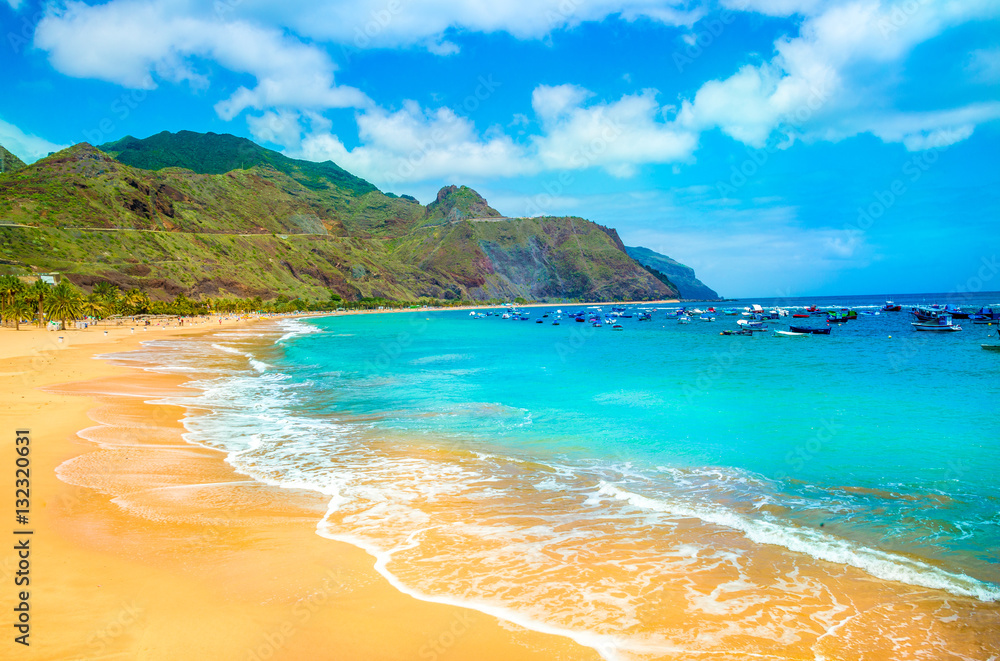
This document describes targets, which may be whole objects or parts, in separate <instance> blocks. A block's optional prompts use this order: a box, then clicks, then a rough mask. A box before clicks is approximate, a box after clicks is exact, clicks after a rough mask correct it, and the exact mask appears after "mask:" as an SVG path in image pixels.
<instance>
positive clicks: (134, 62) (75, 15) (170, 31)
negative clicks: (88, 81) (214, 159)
mask: <svg viewBox="0 0 1000 661" xmlns="http://www.w3.org/2000/svg"><path fill="white" fill-rule="evenodd" d="M185 9H186V8H185V7H178V6H177V3H171V2H169V0H157V1H154V2H149V3H143V2H138V1H134V0H115V1H112V2H110V3H108V4H105V5H98V6H93V7H91V6H87V5H85V4H83V3H80V2H71V3H69V4H67V5H66V6H65V7H64V8H63V9H50V10H49V12H48V13H47V14H46V16H45V17H44V18H43V19H42V21H41V22H40V23H39V24H38V28H37V29H36V31H35V46H36V47H38V48H40V49H42V50H45V51H47V52H48V53H49V59H50V62H51V63H52V65H53V66H54V67H55V68H56V69H57V70H59V71H60V72H62V73H64V74H67V75H70V76H75V77H81V78H96V79H99V80H106V81H109V82H112V83H117V84H119V85H122V86H124V87H131V88H138V89H153V88H155V87H156V86H157V80H158V79H160V80H165V81H170V82H175V83H179V82H184V81H188V82H189V83H191V84H192V85H193V86H195V87H198V88H204V87H207V86H208V85H209V83H210V81H209V80H208V78H207V77H206V75H205V74H203V73H201V72H199V71H198V69H197V67H198V63H199V61H201V60H212V61H214V62H216V63H218V64H219V65H221V66H223V67H225V68H227V69H229V70H230V71H234V72H237V73H247V74H250V75H252V76H254V77H255V78H256V80H257V85H256V87H254V88H253V89H248V88H246V87H240V88H239V89H238V90H236V92H234V93H233V94H232V95H231V96H230V97H229V98H227V99H224V100H223V101H220V102H219V103H217V104H216V106H215V109H216V112H217V113H218V114H219V116H220V117H222V118H223V119H227V120H228V119H232V118H233V117H235V116H236V115H238V114H239V113H241V112H242V111H243V110H245V109H247V108H256V109H258V110H263V109H266V108H275V107H294V108H296V109H304V108H307V109H317V108H318V109H325V108H345V107H364V106H367V105H369V104H370V100H369V99H368V97H367V96H365V94H364V93H362V92H361V91H360V90H357V89H355V88H353V87H343V86H337V85H336V84H335V82H334V76H333V74H334V70H335V68H336V67H335V65H334V64H333V62H332V60H331V59H330V58H329V56H328V55H327V54H326V52H325V51H323V50H322V49H320V48H318V47H316V46H311V45H307V44H304V43H302V42H301V41H298V40H297V39H294V38H292V37H288V36H286V35H284V34H282V33H281V31H280V30H277V29H274V28H261V27H257V26H255V25H251V24H249V23H245V22H238V21H237V22H229V23H223V22H219V21H217V20H214V19H212V18H204V17H202V18H199V17H195V16H191V15H188V14H186V13H185V12H184V10H185Z"/></svg>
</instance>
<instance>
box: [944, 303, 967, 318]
mask: <svg viewBox="0 0 1000 661" xmlns="http://www.w3.org/2000/svg"><path fill="white" fill-rule="evenodd" d="M944 313H945V314H950V315H951V318H952V319H968V318H969V313H968V312H963V311H962V308H960V307H958V306H957V305H951V304H948V305H945V306H944Z"/></svg>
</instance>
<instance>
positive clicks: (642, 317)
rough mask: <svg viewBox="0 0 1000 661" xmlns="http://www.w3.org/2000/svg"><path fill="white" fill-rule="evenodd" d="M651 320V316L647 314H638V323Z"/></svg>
mask: <svg viewBox="0 0 1000 661" xmlns="http://www.w3.org/2000/svg"><path fill="white" fill-rule="evenodd" d="M652 318H653V315H651V314H649V313H648V312H640V313H639V321H649V320H651V319H652Z"/></svg>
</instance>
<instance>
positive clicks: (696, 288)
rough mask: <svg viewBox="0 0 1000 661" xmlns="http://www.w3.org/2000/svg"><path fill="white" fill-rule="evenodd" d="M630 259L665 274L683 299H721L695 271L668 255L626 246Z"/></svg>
mask: <svg viewBox="0 0 1000 661" xmlns="http://www.w3.org/2000/svg"><path fill="white" fill-rule="evenodd" d="M625 252H627V253H628V254H629V257H631V258H632V259H634V260H635V261H637V262H639V263H640V264H642V265H643V266H645V267H647V268H649V269H653V270H654V271H656V272H658V273H661V274H663V275H664V276H665V277H666V278H667V279H669V281H670V282H671V283H672V284H674V285H675V286H676V287H677V289H678V290H679V291H680V294H681V298H687V299H690V300H696V301H714V300H716V299H719V298H721V296H719V295H718V294H717V293H716V292H715V290H714V289H712V288H710V287H709V286H708V285H706V284H705V283H704V282H702V281H701V280H699V279H698V278H697V277H695V275H694V269H693V268H691V267H690V266H685V265H684V264H681V263H680V262H678V261H676V260H673V259H671V258H669V257H667V256H666V255H661V254H660V253H658V252H655V251H653V250H650V249H649V248H642V247H635V248H632V247H628V246H625Z"/></svg>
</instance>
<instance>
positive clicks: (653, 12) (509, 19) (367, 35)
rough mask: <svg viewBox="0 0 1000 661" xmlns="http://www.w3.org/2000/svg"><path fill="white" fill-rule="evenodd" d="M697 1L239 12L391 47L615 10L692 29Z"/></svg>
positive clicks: (456, 3)
mask: <svg viewBox="0 0 1000 661" xmlns="http://www.w3.org/2000/svg"><path fill="white" fill-rule="evenodd" d="M691 5H692V3H689V2H687V1H686V0H586V1H585V0H507V1H505V2H491V3H484V2H481V1H479V0H452V1H450V2H440V0H388V1H387V0H357V1H356V2H337V3H317V2H313V1H312V0H281V1H278V0H244V1H243V2H242V3H241V4H240V7H239V11H240V12H241V13H246V14H249V15H253V16H255V17H258V18H261V19H263V20H266V21H268V22H278V21H284V24H285V25H286V27H288V28H291V29H293V30H295V31H296V32H297V33H299V34H302V35H305V36H308V37H310V38H313V39H321V40H329V41H334V42H336V43H339V44H344V45H347V46H350V47H353V48H371V47H375V48H386V47H397V46H410V45H423V46H425V47H428V46H429V47H434V46H435V44H436V43H438V42H437V41H436V40H437V39H439V38H440V35H442V34H444V33H445V32H446V31H447V30H449V29H457V30H468V31H474V32H485V33H491V32H507V33H509V34H511V35H513V36H515V37H517V38H521V39H537V38H541V37H544V36H546V35H548V34H550V33H551V32H552V31H554V30H558V29H563V28H567V27H574V26H576V25H579V24H581V23H583V22H586V21H600V20H603V19H605V18H607V17H608V16H611V15H615V14H617V15H620V16H621V17H622V18H624V19H625V20H629V21H633V20H638V19H648V20H652V21H657V22H659V23H663V24H667V25H687V26H690V25H691V24H693V23H694V22H695V21H697V20H698V19H699V18H700V17H701V16H702V15H703V14H704V10H703V9H702V8H700V7H697V6H694V7H692V6H691ZM445 54H449V53H447V52H446V53H445Z"/></svg>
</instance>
